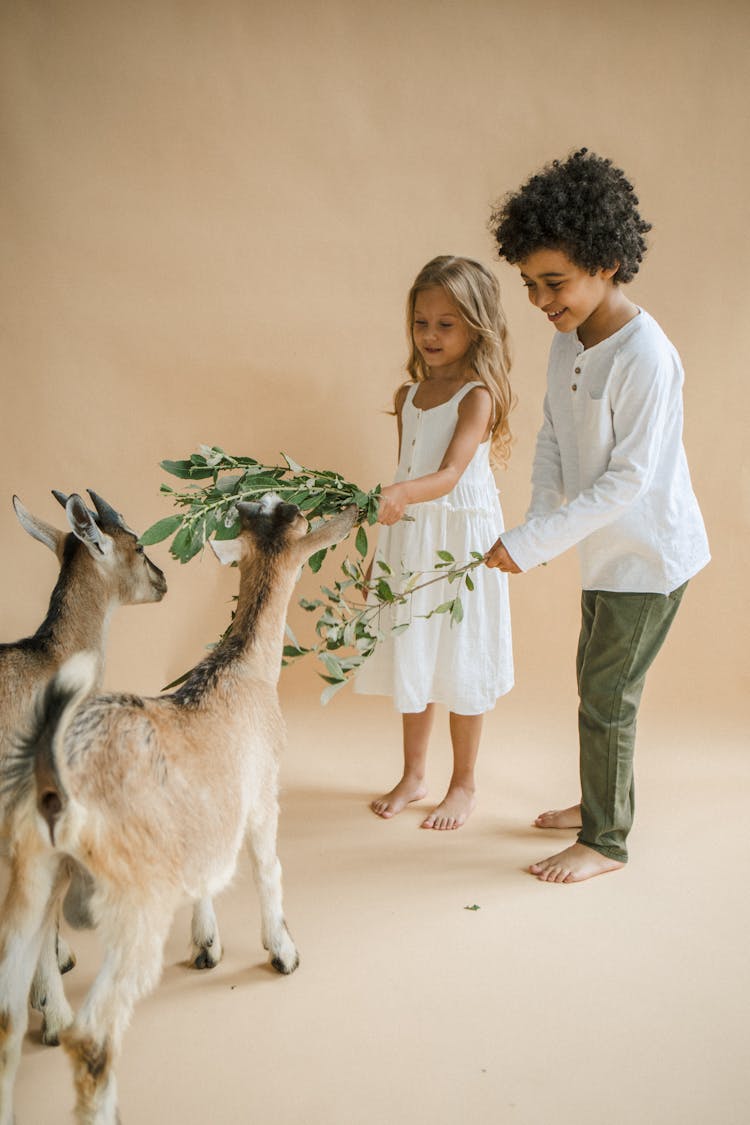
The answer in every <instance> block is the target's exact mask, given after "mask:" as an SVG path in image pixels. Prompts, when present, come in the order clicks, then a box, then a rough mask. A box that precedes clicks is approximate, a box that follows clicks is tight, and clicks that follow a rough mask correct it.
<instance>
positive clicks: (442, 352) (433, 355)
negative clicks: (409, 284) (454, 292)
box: [411, 286, 472, 378]
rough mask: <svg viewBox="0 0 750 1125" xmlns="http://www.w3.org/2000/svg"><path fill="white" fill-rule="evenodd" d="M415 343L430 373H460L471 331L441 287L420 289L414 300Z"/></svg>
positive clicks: (450, 375)
mask: <svg viewBox="0 0 750 1125" xmlns="http://www.w3.org/2000/svg"><path fill="white" fill-rule="evenodd" d="M411 331H412V338H413V340H414V346H415V347H416V349H417V351H418V352H419V354H420V355H421V357H422V359H423V361H424V363H425V364H426V366H427V367H428V368H429V371H430V374H431V375H440V376H444V377H447V378H451V377H453V376H457V375H462V374H463V373H464V369H465V359H466V354H467V352H468V351H469V348H470V347H471V343H472V334H471V331H470V330H469V326H468V325H467V323H466V321H465V320H464V318H463V316H462V315H461V312H460V310H459V308H458V306H457V305H456V303H455V301H454V300H453V298H452V297H451V296H450V294H449V293H448V292H446V290H445V289H443V288H442V286H436V287H432V288H430V289H421V290H420V291H419V292H418V293H417V295H416V300H415V302H414V319H413V321H412V327H411Z"/></svg>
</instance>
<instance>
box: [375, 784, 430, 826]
mask: <svg viewBox="0 0 750 1125" xmlns="http://www.w3.org/2000/svg"><path fill="white" fill-rule="evenodd" d="M426 796H427V786H426V785H425V784H424V782H422V781H418V780H417V779H416V778H410V777H402V778H401V780H400V781H399V783H398V785H396V786H395V788H393V789H391V791H390V793H385V794H384V795H383V796H382V797H376V798H375V800H374V801H371V802H370V808H371V809H372V811H373V812H374V813H377V815H378V816H382V817H383V818H384V820H388V819H389V818H390V817H392V816H396V815H397V813H400V812H401V811H402V809H405V808H406V806H407V805H410V804H411V803H412V801H421V800H422V798H423V797H426Z"/></svg>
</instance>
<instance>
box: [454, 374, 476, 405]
mask: <svg viewBox="0 0 750 1125" xmlns="http://www.w3.org/2000/svg"><path fill="white" fill-rule="evenodd" d="M483 386H484V383H483V382H482V381H481V380H480V379H475V380H474V381H473V382H472V383H465V384H464V386H463V387H461V390H460V391H456V393H455V395H454V396H453V401H454V402H455V404H456V406H458V404H459V402H460V401H461V399H462V398H465V396H466V395H467V394H468V393H469V391H471V390H473V389H474V387H483Z"/></svg>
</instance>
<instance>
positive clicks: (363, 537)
mask: <svg viewBox="0 0 750 1125" xmlns="http://www.w3.org/2000/svg"><path fill="white" fill-rule="evenodd" d="M354 546H355V547H356V548H357V550H358V551H359V553H360V555H361V556H362V558H364V557H365V555H366V554H367V532H366V531H365V529H364V527H363V526H362V525H361V524H360V526H359V528H358V530H357V538H356V539H355V540H354Z"/></svg>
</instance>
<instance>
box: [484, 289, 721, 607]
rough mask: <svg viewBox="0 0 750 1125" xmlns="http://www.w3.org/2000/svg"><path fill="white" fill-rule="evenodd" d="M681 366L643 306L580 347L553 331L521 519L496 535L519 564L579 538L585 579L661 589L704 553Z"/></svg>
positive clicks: (599, 584) (594, 585) (605, 586)
mask: <svg viewBox="0 0 750 1125" xmlns="http://www.w3.org/2000/svg"><path fill="white" fill-rule="evenodd" d="M683 381H684V373H683V370H682V364H681V362H680V357H679V355H678V354H677V351H676V350H675V348H674V347H673V345H672V344H671V343H670V341H669V340H668V339H667V337H666V336H665V334H664V332H663V331H662V330H661V328H660V327H659V325H658V324H657V323H656V321H655V320H654V319H653V317H651V316H649V314H648V313H647V312H644V311H643V310H642V309H641V310H640V311H639V314H638V316H636V317H634V318H633V319H632V320H631V321H629V322H628V323H627V324H626V325H624V327H622V328H621V329H619V331H617V332H615V333H613V335H612V336H609V337H607V339H606V340H602V341H601V342H600V343H599V344H596V345H595V346H594V347H592V348H587V349H584V347H583V345H582V344H581V342H580V341H579V339H578V337H577V335H576V333H575V332H566V333H558V334H557V335H556V336H555V338H554V340H553V343H552V348H551V351H550V358H549V367H548V371H547V394H546V396H545V400H544V421H543V424H542V428H541V430H540V431H539V435H538V437H537V444H536V454H535V458H534V468H533V472H532V497H531V506H530V508H529V510H528V512H527V514H526V519H525V522H524V523H523V524H521V525H519V526H518V527H515V528H512V529H511V530H510V531H507V532H504V533H503V535H502V541H503V544H504V545H505V547H506V549H507V551H508V553H509V554H510V556H511V558H512V559H513V561H514V562H515V563H516V564H517V566H519V567H520V568H521V570H529V569H531V568H532V567H534V566H537V565H538V564H539V563H542V562H547V561H548V560H549V559H552V558H555V556H557V555H559V554H561V552H563V551H566V550H567V549H568V548H569V547H572V546H574V545H577V546H578V551H579V555H580V563H581V578H582V585H583V588H584V589H585V590H614V591H623V592H632V593H658V594H668V593H671V591H672V590H674V589H676V588H677V587H678V586H681V585H682V583H683V582H686V581H687V580H688V579H689V578H692V577H693V575H694V574H696V573H697V572H698V571H699V570H700V569H701V568H702V567H704V566H705V565H706V563H707V562H708V561H709V559H710V557H711V556H710V554H709V549H708V540H707V537H706V530H705V527H704V525H703V519H702V516H701V513H700V509H699V507H698V501H697V500H696V498H695V494H694V493H693V488H692V485H691V482H690V473H689V471H688V466H687V459H686V457H685V450H684V447H683V444H682V384H683Z"/></svg>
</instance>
